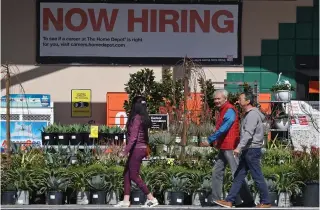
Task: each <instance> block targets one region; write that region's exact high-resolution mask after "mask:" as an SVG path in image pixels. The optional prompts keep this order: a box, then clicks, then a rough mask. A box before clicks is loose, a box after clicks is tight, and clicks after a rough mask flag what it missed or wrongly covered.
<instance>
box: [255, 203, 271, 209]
mask: <svg viewBox="0 0 320 210" xmlns="http://www.w3.org/2000/svg"><path fill="white" fill-rule="evenodd" d="M256 208H262V209H267V208H271V204H263V203H262V204H259V205H257V206H256Z"/></svg>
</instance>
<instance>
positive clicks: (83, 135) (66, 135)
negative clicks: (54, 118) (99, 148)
mask: <svg viewBox="0 0 320 210" xmlns="http://www.w3.org/2000/svg"><path fill="white" fill-rule="evenodd" d="M123 139H124V131H123V130H122V129H121V128H120V127H117V126H114V127H108V126H105V125H101V126H99V138H98V140H99V141H98V142H99V143H100V144H107V143H108V142H109V143H110V142H111V141H116V142H122V141H120V140H123ZM94 141H95V139H92V138H90V125H88V124H85V125H81V124H71V125H61V124H55V123H54V124H52V125H49V126H47V127H44V128H43V129H42V144H43V145H93V144H94Z"/></svg>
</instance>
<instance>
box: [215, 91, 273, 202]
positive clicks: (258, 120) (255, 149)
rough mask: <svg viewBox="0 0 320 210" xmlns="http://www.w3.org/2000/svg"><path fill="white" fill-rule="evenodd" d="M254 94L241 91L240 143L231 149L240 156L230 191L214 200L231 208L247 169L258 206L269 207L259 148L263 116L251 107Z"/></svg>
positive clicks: (261, 143) (262, 132)
mask: <svg viewBox="0 0 320 210" xmlns="http://www.w3.org/2000/svg"><path fill="white" fill-rule="evenodd" d="M253 103H254V96H253V94H252V93H242V94H241V95H240V97H239V104H240V105H241V107H242V109H243V110H244V111H245V116H244V118H243V119H242V122H241V132H240V143H239V144H238V146H237V148H236V149H235V150H234V151H233V153H234V155H235V156H240V158H239V159H240V162H239V166H238V169H237V171H236V173H235V174H234V179H233V183H232V187H231V189H230V192H229V194H228V196H227V198H226V199H225V200H217V201H214V202H215V203H216V204H218V205H220V206H222V207H227V208H231V207H232V205H233V203H234V202H235V200H236V197H237V194H238V193H239V190H240V188H241V186H242V184H243V183H244V181H245V178H246V176H247V173H248V170H250V173H251V176H252V178H253V180H254V181H255V183H256V185H257V187H258V189H259V191H260V195H261V201H260V204H259V205H258V206H257V207H258V208H270V207H271V204H270V200H269V193H268V187H267V184H266V182H265V179H264V176H263V174H262V170H261V156H262V152H261V148H262V147H263V138H264V126H263V121H264V119H265V116H264V115H263V114H262V113H261V112H260V111H259V109H257V108H256V107H253Z"/></svg>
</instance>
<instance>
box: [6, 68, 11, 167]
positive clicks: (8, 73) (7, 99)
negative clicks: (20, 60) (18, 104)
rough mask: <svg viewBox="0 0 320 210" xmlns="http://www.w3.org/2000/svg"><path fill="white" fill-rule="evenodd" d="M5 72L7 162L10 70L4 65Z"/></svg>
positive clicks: (8, 148)
mask: <svg viewBox="0 0 320 210" xmlns="http://www.w3.org/2000/svg"><path fill="white" fill-rule="evenodd" d="M5 68H6V69H5V70H6V102H7V103H6V140H7V154H8V161H9V162H10V159H11V141H10V79H11V78H10V70H9V65H8V64H6V65H5Z"/></svg>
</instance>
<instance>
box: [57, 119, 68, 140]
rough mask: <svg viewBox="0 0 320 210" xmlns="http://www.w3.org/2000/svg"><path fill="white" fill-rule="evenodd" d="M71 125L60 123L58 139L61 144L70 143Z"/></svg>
mask: <svg viewBox="0 0 320 210" xmlns="http://www.w3.org/2000/svg"><path fill="white" fill-rule="evenodd" d="M68 132H69V127H68V126H67V125H61V124H59V125H58V133H57V139H58V144H59V145H69V134H68Z"/></svg>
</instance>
